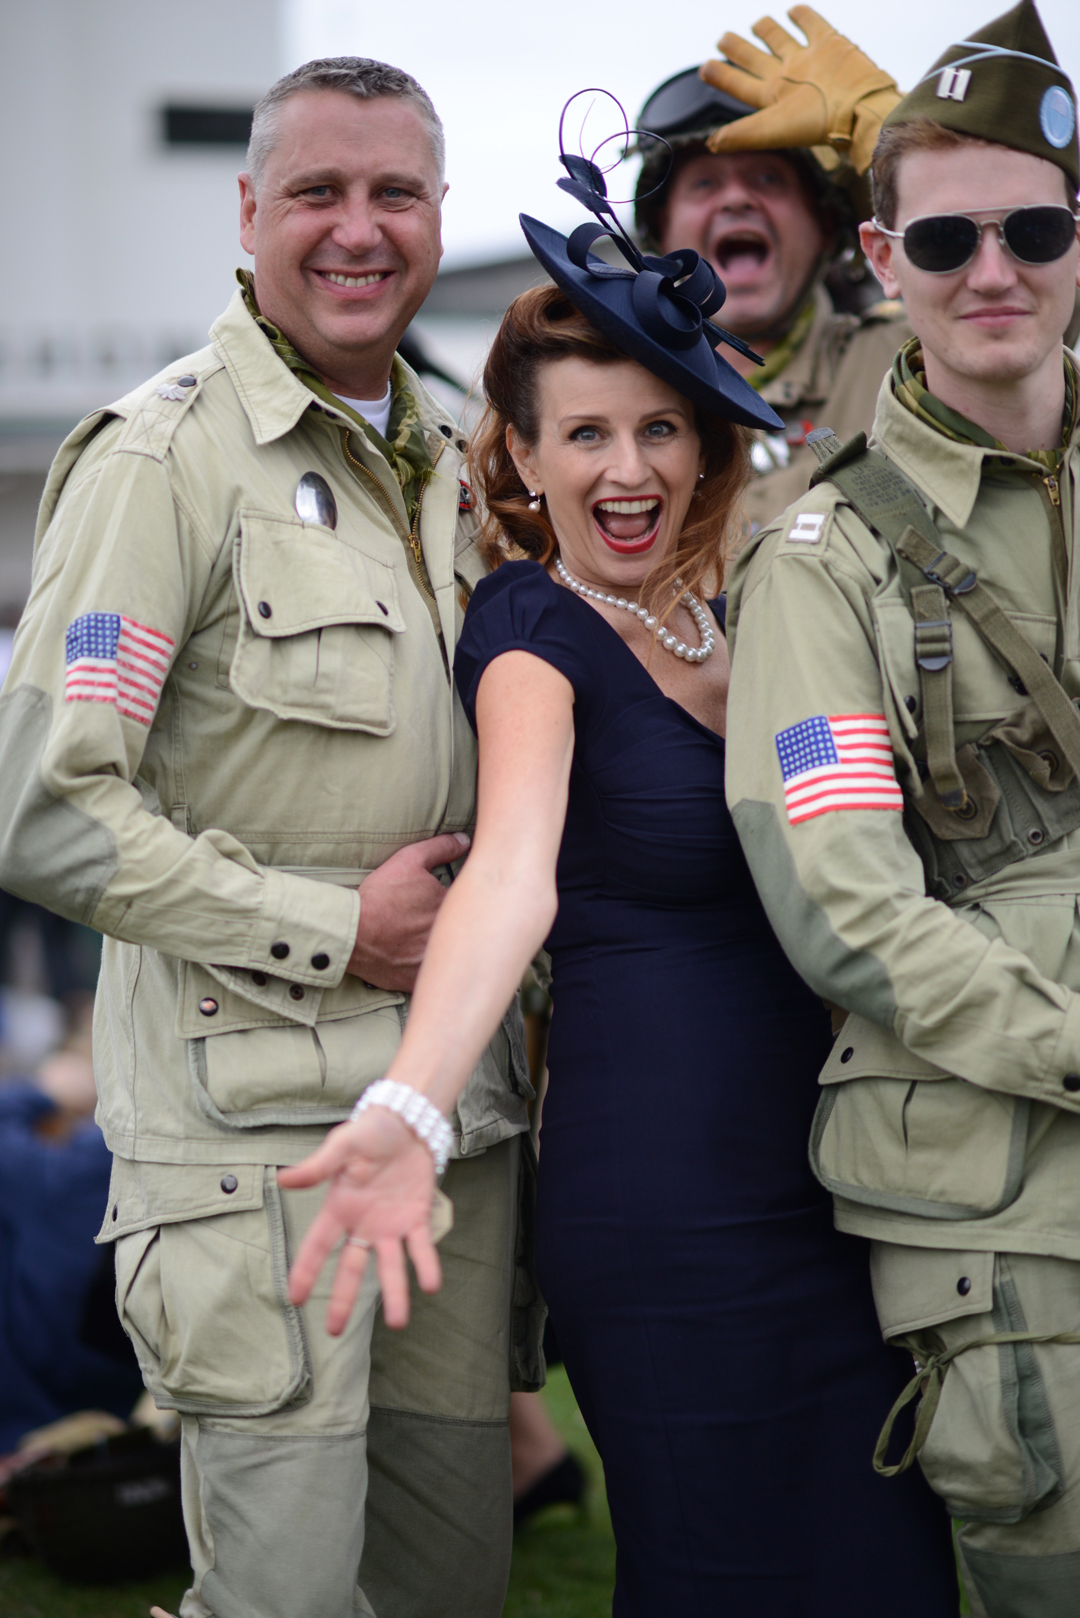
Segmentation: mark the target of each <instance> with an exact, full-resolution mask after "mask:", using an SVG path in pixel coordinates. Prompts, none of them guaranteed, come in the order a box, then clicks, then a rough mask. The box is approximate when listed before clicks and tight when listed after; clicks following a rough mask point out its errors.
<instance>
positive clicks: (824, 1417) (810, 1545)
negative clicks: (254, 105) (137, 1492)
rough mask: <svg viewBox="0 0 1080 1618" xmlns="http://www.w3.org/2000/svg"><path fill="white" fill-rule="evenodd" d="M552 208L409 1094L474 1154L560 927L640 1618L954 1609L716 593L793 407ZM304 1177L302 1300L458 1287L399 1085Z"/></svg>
mask: <svg viewBox="0 0 1080 1618" xmlns="http://www.w3.org/2000/svg"><path fill="white" fill-rule="evenodd" d="M572 172H573V171H572ZM523 224H524V225H525V228H526V235H527V236H528V237H529V240H530V243H531V245H532V246H533V248H534V251H536V252H537V255H538V257H540V258H541V260H542V262H543V263H544V264H545V267H546V268H547V269H549V271H550V272H551V273H552V275H553V276H554V277H555V278H556V280H557V281H558V282H559V285H558V286H555V287H547V288H540V289H536V290H534V291H532V292H528V293H525V294H524V295H523V296H522V297H521V298H519V299H517V300H516V302H515V303H514V304H513V305H512V306H511V308H510V309H509V310H508V312H507V315H506V317H505V319H504V321H503V325H502V328H501V329H500V332H499V334H498V336H497V338H496V341H495V344H494V346H493V348H492V351H491V355H490V357H489V361H488V365H487V370H486V372H485V387H486V391H487V397H488V401H489V405H488V412H487V415H486V417H485V420H484V422H483V423H482V424H481V427H480V430H479V432H478V435H477V440H476V443H475V445H474V466H475V468H476V476H477V480H478V482H479V483H480V489H481V493H482V494H483V496H484V499H485V504H486V509H487V512H488V518H487V521H488V524H489V542H490V549H491V557H492V560H493V562H495V563H496V564H498V563H501V565H497V566H496V567H495V571H494V572H493V573H492V574H491V575H490V576H489V577H488V578H486V579H484V580H483V581H482V582H481V583H480V584H479V585H478V586H477V588H476V590H475V593H474V595H473V597H472V601H471V603H470V606H469V609H468V613H467V615H466V619H465V625H464V629H463V631H462V635H461V640H460V642H459V646H458V651H457V657H456V662H455V677H456V680H457V684H458V689H459V691H460V694H461V697H462V700H463V702H464V704H465V709H466V712H467V714H468V715H469V718H470V720H471V721H472V722H473V724H474V726H475V728H476V729H477V731H478V735H479V740H480V782H479V798H478V813H477V829H476V837H475V842H474V846H473V849H472V852H471V853H470V856H469V858H468V860H467V861H466V863H465V865H464V868H463V870H462V873H461V875H460V876H459V877H458V879H457V881H456V882H455V883H454V885H453V887H452V888H451V890H450V893H449V895H448V897H447V900H446V902H445V904H444V906H443V908H442V910H441V912H440V915H439V918H438V920H437V922H436V926H435V928H434V931H433V933H432V937H431V942H430V945H429V948H428V953H427V956H426V957H425V961H424V965H423V968H422V971H421V974H420V979H419V982H418V985H417V991H416V994H415V997H414V1001H413V1006H412V1010H411V1013H410V1018H409V1022H408V1024H407V1027H406V1032H405V1036H404V1039H403V1042H402V1045H401V1048H400V1051H399V1053H398V1055H397V1056H396V1057H395V1058H394V1061H393V1063H392V1065H391V1068H390V1070H389V1075H388V1076H389V1077H390V1078H391V1079H392V1080H394V1081H396V1082H398V1083H401V1084H402V1085H403V1086H409V1087H410V1091H409V1092H407V1093H409V1094H411V1093H413V1092H420V1095H421V1097H423V1098H426V1102H420V1101H419V1098H418V1104H419V1105H424V1104H431V1112H432V1114H433V1117H432V1118H429V1119H427V1120H426V1122H425V1121H424V1120H423V1119H422V1120H421V1125H420V1128H421V1134H423V1133H424V1131H425V1130H426V1129H429V1126H430V1129H433V1130H435V1131H436V1132H437V1130H438V1126H439V1121H440V1119H439V1114H437V1113H436V1108H438V1109H439V1110H440V1112H441V1114H446V1113H449V1112H450V1111H451V1109H452V1106H453V1103H454V1101H455V1099H456V1097H457V1095H458V1094H459V1093H460V1091H461V1088H462V1086H463V1084H464V1082H465V1080H466V1078H467V1076H468V1073H469V1071H470V1070H471V1068H472V1065H473V1062H474V1061H475V1060H476V1058H477V1056H478V1055H479V1053H480V1051H481V1050H482V1048H483V1044H484V1042H485V1041H486V1040H487V1038H488V1037H489V1036H490V1033H491V1032H492V1031H493V1029H494V1027H495V1026H496V1023H497V1020H498V1017H499V1015H500V1014H501V1012H502V1010H503V1007H504V1006H505V1003H506V1001H507V999H508V998H509V997H510V993H511V991H512V988H513V986H514V984H515V983H516V982H517V980H518V977H519V976H520V973H521V971H522V969H523V968H524V966H525V965H526V964H527V962H528V960H529V959H530V957H531V955H532V953H533V951H534V950H535V948H536V947H537V946H538V945H539V944H540V943H541V941H542V940H543V939H544V937H545V935H546V937H547V948H548V949H549V951H550V954H551V960H552V974H553V983H552V996H553V1002H554V1016H553V1021H552V1030H551V1042H550V1050H549V1070H550V1084H549V1089H548V1094H547V1099H546V1102H545V1109H544V1122H543V1139H542V1166H541V1174H540V1191H539V1204H538V1211H537V1227H538V1261H539V1273H540V1280H541V1285H542V1287H543V1290H544V1293H545V1296H546V1298H547V1300H548V1302H549V1305H550V1309H551V1314H552V1318H553V1321H554V1324H555V1328H556V1331H557V1334H558V1338H559V1344H560V1347H561V1349H562V1352H563V1355H564V1358H565V1361H566V1367H567V1371H568V1373H569V1376H570V1380H571V1383H572V1385H573V1388H574V1391H575V1394H576V1396H577V1399H578V1401H579V1404H580V1406H581V1409H582V1412H583V1414H584V1417H585V1420H586V1423H587V1424H588V1427H589V1430H590V1432H591V1434H592V1436H593V1438H594V1440H595V1442H596V1445H597V1448H598V1450H599V1452H600V1455H601V1457H602V1459H603V1462H604V1470H605V1476H606V1480H607V1488H608V1497H609V1501H610V1506H611V1516H612V1523H613V1526H614V1530H615V1537H616V1543H617V1577H616V1590H615V1597H614V1613H615V1615H616V1618H669V1615H676V1614H677V1615H679V1618H954V1615H955V1613H956V1611H957V1606H958V1600H957V1590H956V1583H955V1577H954V1574H953V1571H952V1557H951V1548H950V1537H949V1527H948V1523H947V1520H946V1519H945V1517H944V1515H943V1513H942V1512H941V1508H940V1506H939V1505H938V1503H937V1502H936V1500H935V1499H934V1497H933V1496H932V1495H931V1494H930V1492H929V1490H928V1489H927V1488H926V1486H925V1484H924V1483H923V1481H922V1479H921V1477H920V1476H919V1475H918V1474H915V1473H908V1474H906V1475H905V1476H903V1477H901V1478H898V1479H895V1480H890V1481H886V1480H884V1479H882V1478H880V1477H878V1476H877V1475H876V1474H875V1473H874V1471H873V1470H872V1467H871V1455H872V1452H873V1447H874V1441H875V1437H876V1434H877V1431H878V1429H879V1427H880V1425H881V1422H882V1419H883V1417H884V1415H885V1413H886V1412H887V1410H888V1408H889V1405H890V1404H891V1402H892V1400H893V1399H894V1397H895V1396H896V1394H897V1392H898V1391H899V1389H900V1387H901V1386H902V1384H903V1382H904V1381H905V1375H906V1371H905V1362H904V1359H903V1357H902V1356H901V1355H900V1354H898V1353H897V1352H896V1351H894V1350H891V1349H889V1348H886V1347H885V1346H884V1345H883V1343H882V1341H881V1338H880V1334H879V1332H878V1328H877V1323H876V1320H875V1315H874V1310H873V1305H872V1301H871V1296H870V1285H869V1276H868V1268H867V1257H866V1251H865V1247H864V1244H863V1243H861V1242H859V1241H857V1240H855V1239H853V1238H849V1237H845V1236H842V1235H840V1234H838V1233H837V1232H836V1231H835V1230H834V1229H833V1226H832V1217H831V1204H830V1199H829V1198H828V1196H827V1195H826V1193H825V1192H824V1191H823V1190H822V1189H821V1187H820V1186H818V1185H817V1184H816V1182H815V1181H814V1179H813V1178H812V1176H811V1173H810V1170H809V1167H808V1163H807V1151H806V1146H807V1139H808V1136H809V1130H810V1122H811V1116H812V1113H813V1109H814V1104H815V1100H816V1077H817V1073H818V1070H819V1069H820V1067H821V1064H822V1062H823V1061H824V1059H825V1056H826V1054H827V1051H828V1048H829V1029H828V1020H827V1017H826V1014H825V1012H824V1011H823V1009H822V1006H821V1003H820V1001H818V1000H817V999H816V998H815V997H814V996H813V995H812V994H811V993H810V991H809V990H808V989H807V988H806V986H805V985H804V984H803V983H802V982H801V980H800V979H799V978H798V977H797V976H796V974H795V973H794V971H793V970H792V968H791V967H790V965H789V964H788V962H787V960H786V958H785V957H784V955H783V953H782V952H781V950H780V948H779V946H778V944H777V942H776V940H775V938H774V937H773V934H772V932H771V930H770V928H769V925H768V922H767V921H766V918H765V915H764V912H763V910H762V908H761V905H760V903H759V901H758V899H757V896H756V893H755V891H754V887H753V884H752V881H751V878H750V875H749V872H748V869H747V867H746V864H745V861H744V859H743V856H742V853H741V850H740V847H739V843H738V839H737V836H736V833H735V830H734V827H733V824H732V822H731V819H730V817H729V815H728V812H727V809H726V806H725V802H724V742H723V732H724V718H725V703H726V694H727V656H726V648H725V643H724V639H723V628H722V619H723V608H722V603H721V602H719V601H715V602H713V603H712V606H711V608H710V607H707V606H705V605H704V604H703V603H702V601H701V600H699V599H698V598H697V596H695V595H694V594H693V591H694V590H695V589H697V588H699V586H700V584H701V581H703V580H707V579H708V578H709V577H710V576H715V575H716V572H717V571H718V569H719V565H720V562H721V547H722V544H723V541H724V538H725V535H726V532H727V530H728V529H729V528H730V526H731V524H732V522H733V520H734V517H735V511H736V506H737V499H738V494H739V490H740V487H741V484H742V481H743V479H744V478H745V476H746V464H747V457H746V451H747V439H746V435H745V433H744V432H743V431H741V430H740V428H739V426H737V425H734V424H735V423H743V424H746V423H749V422H751V421H754V420H759V421H760V420H767V419H768V415H769V414H771V413H769V412H768V407H767V406H765V405H763V404H762V403H761V402H760V401H759V400H758V399H757V397H756V395H755V394H754V393H753V391H752V390H751V389H750V388H749V387H748V386H747V385H746V384H745V383H744V382H743V381H742V379H741V378H740V377H738V375H737V373H736V372H735V371H734V370H733V369H732V368H731V367H729V366H727V365H726V364H725V362H724V361H723V360H721V359H719V358H718V357H717V356H716V355H715V353H714V352H713V346H712V344H711V343H709V342H708V340H707V338H706V337H704V336H703V337H702V338H701V344H702V349H701V351H698V353H696V355H695V356H694V358H695V363H696V361H697V360H698V359H700V366H699V367H698V369H697V371H693V369H692V368H688V369H684V370H682V371H680V370H679V369H678V366H679V365H683V364H684V359H683V356H685V354H686V352H687V349H686V344H685V342H683V343H682V346H681V347H679V346H678V345H677V344H675V343H673V344H672V345H671V346H670V350H664V352H663V354H661V355H659V357H658V354H657V350H658V349H660V348H662V347H663V345H662V344H661V343H660V341H659V339H658V338H657V336H656V335H655V334H656V333H657V332H660V334H661V336H662V331H663V328H662V323H661V318H660V316H666V317H667V318H669V319H670V320H674V319H675V317H680V318H681V317H682V316H683V310H682V309H681V308H680V307H679V306H678V305H676V304H675V303H674V300H672V302H671V307H670V308H667V309H666V310H665V308H664V306H663V303H662V299H663V298H664V297H665V296H669V297H670V294H669V293H667V292H665V291H664V289H663V288H661V289H659V294H658V300H657V304H658V306H659V308H660V316H657V317H656V318H651V317H650V318H649V319H647V320H646V321H645V323H644V326H642V324H641V323H640V322H641V308H640V305H641V303H642V302H643V300H644V298H645V296H646V295H647V294H646V293H642V292H641V291H640V290H639V292H638V294H637V297H636V300H635V297H634V292H633V287H632V285H631V287H630V289H629V291H628V290H627V288H626V285H625V281H624V282H622V283H619V284H618V285H617V286H616V287H615V294H614V295H613V294H612V291H611V288H612V285H613V281H612V278H610V276H609V275H608V274H607V273H606V267H605V268H604V269H596V268H590V265H595V264H596V263H597V261H595V260H587V259H585V255H584V253H579V254H578V255H577V258H580V259H582V260H584V263H583V264H579V263H578V262H577V259H576V258H575V257H574V255H573V251H572V246H573V244H571V252H570V253H567V251H566V243H565V242H563V238H561V237H557V236H556V235H555V233H554V232H550V231H545V227H542V226H537V225H536V223H535V221H523ZM560 243H561V244H562V246H561V247H560V246H559V244H560ZM680 268H681V270H682V273H683V274H684V275H691V277H692V274H693V271H694V265H692V264H690V265H686V264H684V265H681V266H680ZM643 273H645V274H648V273H649V272H648V270H647V269H646V270H645V271H644V272H643ZM627 279H629V278H627ZM659 279H660V277H659V275H654V281H658V280H659ZM590 280H594V281H595V282H596V285H595V286H592V285H590V284H589V283H590ZM686 284H688V283H684V285H686ZM644 285H645V286H646V288H648V283H644ZM669 285H670V283H669ZM651 290H652V291H656V290H657V289H656V288H655V287H652V289H651ZM698 291H699V292H701V291H702V289H701V288H700V287H699V288H698ZM620 298H621V302H620V301H619V300H620ZM605 300H606V301H605ZM701 301H702V303H705V302H706V301H707V299H706V296H705V295H703V296H702V300H701ZM613 309H614V313H613V312H612V310H613ZM705 312H706V313H708V312H710V311H709V310H708V309H707V308H706V311H705ZM652 315H653V316H655V315H656V308H655V307H654V308H653V309H652ZM587 317H591V318H587ZM620 323H621V324H620ZM598 328H599V329H598ZM673 352H674V354H675V360H674V361H673V360H672V353H673ZM673 377H677V379H678V382H679V384H681V385H680V386H676V385H674V383H673V380H672V378H673ZM755 412H756V414H755ZM506 538H509V539H511V540H512V541H513V542H515V544H516V547H517V552H518V556H519V557H521V558H523V559H515V560H506V559H505V558H506V554H507V551H506V546H505V539H506ZM553 878H554V880H553ZM556 895H557V914H556V913H555V911H556ZM395 1129H397V1130H398V1131H399V1133H400V1141H399V1140H398V1138H397V1136H396V1135H394V1133H393V1131H394V1130H395ZM365 1131H366V1133H365ZM431 1138H432V1137H431V1136H430V1133H429V1135H428V1139H429V1141H430V1139H431ZM301 1172H302V1173H304V1174H306V1176H307V1179H308V1180H309V1181H310V1180H311V1179H312V1178H315V1177H333V1185H332V1187H331V1191H330V1193H329V1196H328V1199H327V1204H326V1208H325V1209H324V1212H323V1214H322V1215H321V1216H320V1221H321V1224H320V1227H319V1230H318V1231H317V1232H315V1233H314V1234H313V1235H312V1236H309V1238H308V1242H307V1243H306V1244H305V1248H304V1249H303V1250H302V1251H301V1254H300V1257H299V1259H298V1261H297V1265H296V1267H295V1269H294V1296H296V1290H295V1287H296V1285H297V1283H299V1285H300V1287H301V1290H302V1288H303V1287H304V1286H306V1285H307V1284H308V1280H309V1277H310V1276H311V1275H313V1273H314V1270H315V1268H317V1264H318V1262H321V1260H322V1258H323V1257H324V1256H325V1254H326V1252H327V1250H328V1248H329V1245H330V1243H331V1242H332V1241H333V1240H334V1239H335V1238H336V1237H337V1236H339V1235H340V1234H341V1232H342V1231H348V1232H349V1233H350V1235H351V1244H346V1245H345V1247H344V1248H343V1249H342V1256H341V1258H340V1260H339V1273H338V1279H337V1286H338V1289H339V1297H340V1298H346V1297H348V1296H349V1295H350V1292H351V1289H352V1287H353V1285H354V1284H355V1282H356V1278H357V1277H358V1275H359V1273H360V1271H361V1270H362V1267H363V1263H364V1258H365V1256H366V1255H365V1254H364V1252H363V1246H362V1245H360V1246H359V1251H357V1247H358V1244H364V1243H367V1244H369V1245H370V1244H371V1243H372V1242H374V1244H375V1246H376V1249H377V1256H378V1260H379V1264H380V1275H381V1277H382V1279H383V1286H384V1297H386V1296H387V1295H388V1294H387V1287H388V1286H389V1288H390V1293H389V1297H390V1302H391V1306H392V1307H393V1309H394V1310H395V1318H400V1296H399V1294H400V1266H401V1252H400V1241H399V1240H398V1239H397V1238H399V1237H404V1238H405V1240H406V1242H407V1245H408V1248H409V1251H410V1253H411V1255H412V1257H413V1261H414V1264H415V1265H416V1269H417V1274H418V1278H419V1280H420V1283H421V1285H422V1286H430V1285H433V1284H436V1281H437V1261H436V1260H435V1258H434V1253H433V1249H432V1248H431V1245H430V1242H429V1241H428V1239H427V1234H426V1232H427V1217H428V1210H429V1207H430V1195H431V1188H432V1186H433V1183H434V1182H433V1177H432V1165H431V1155H430V1152H429V1150H428V1146H426V1145H425V1144H424V1143H423V1141H422V1140H421V1139H419V1138H418V1137H417V1136H416V1135H411V1134H410V1132H409V1129H408V1128H407V1127H405V1126H404V1125H403V1124H401V1123H400V1120H398V1119H394V1120H391V1119H390V1115H389V1114H388V1113H387V1112H386V1111H385V1110H384V1109H383V1108H382V1107H380V1106H378V1105H375V1106H370V1107H366V1106H365V1104H364V1103H363V1101H361V1103H360V1104H359V1112H358V1114H357V1115H356V1118H355V1121H354V1122H352V1123H350V1124H346V1125H342V1126H341V1127H340V1129H339V1130H337V1131H335V1132H334V1133H333V1134H332V1135H331V1136H330V1137H329V1138H328V1141H327V1143H326V1145H325V1146H324V1147H323V1148H322V1150H321V1151H320V1152H319V1153H317V1154H316V1155H315V1157H314V1158H313V1159H311V1160H310V1167H309V1168H308V1169H306V1170H304V1171H301ZM290 1174H291V1175H292V1176H293V1177H294V1178H293V1183H296V1179H295V1176H296V1175H297V1171H290ZM317 1223H319V1222H317ZM313 1229H314V1228H313Z"/></svg>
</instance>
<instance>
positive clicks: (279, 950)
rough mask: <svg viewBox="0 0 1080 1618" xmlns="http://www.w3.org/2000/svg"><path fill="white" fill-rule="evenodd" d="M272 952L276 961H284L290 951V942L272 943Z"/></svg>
mask: <svg viewBox="0 0 1080 1618" xmlns="http://www.w3.org/2000/svg"><path fill="white" fill-rule="evenodd" d="M270 953H271V955H272V956H273V957H274V959H275V961H283V960H284V959H285V957H286V956H287V955H288V953H289V946H288V944H283V943H281V942H278V943H277V944H271V945H270Z"/></svg>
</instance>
